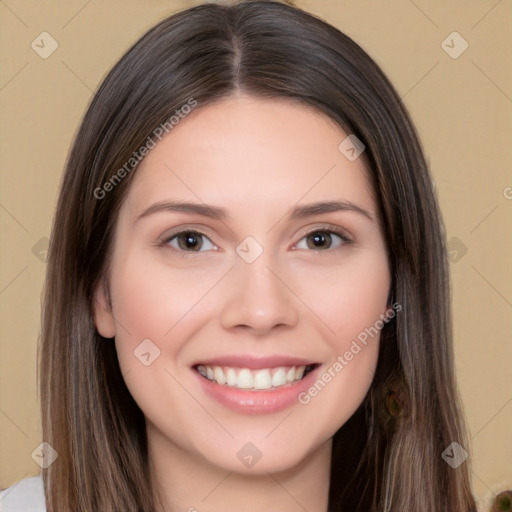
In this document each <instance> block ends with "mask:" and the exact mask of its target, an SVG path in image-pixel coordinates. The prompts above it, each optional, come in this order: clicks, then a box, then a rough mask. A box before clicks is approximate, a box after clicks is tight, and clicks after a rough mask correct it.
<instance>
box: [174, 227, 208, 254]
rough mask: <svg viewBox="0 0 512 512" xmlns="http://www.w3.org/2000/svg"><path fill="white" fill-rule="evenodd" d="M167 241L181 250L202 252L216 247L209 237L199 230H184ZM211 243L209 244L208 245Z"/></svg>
mask: <svg viewBox="0 0 512 512" xmlns="http://www.w3.org/2000/svg"><path fill="white" fill-rule="evenodd" d="M167 243H168V244H169V245H170V246H171V247H173V248H174V249H177V250H179V251H187V252H202V251H201V250H203V251H204V250H211V249H215V247H214V245H213V244H212V242H211V241H210V239H209V238H208V237H206V236H205V235H203V234H202V233H198V232H197V231H182V232H181V233H176V234H175V235H174V236H172V237H171V238H169V240H168V241H167ZM208 244H209V245H208Z"/></svg>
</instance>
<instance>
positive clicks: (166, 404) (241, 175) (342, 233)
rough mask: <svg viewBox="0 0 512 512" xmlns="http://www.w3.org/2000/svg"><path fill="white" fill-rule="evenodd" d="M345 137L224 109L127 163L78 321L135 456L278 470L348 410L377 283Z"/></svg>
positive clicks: (270, 114)
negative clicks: (114, 395) (125, 400)
mask: <svg viewBox="0 0 512 512" xmlns="http://www.w3.org/2000/svg"><path fill="white" fill-rule="evenodd" d="M346 137H347V134H346V133H344V132H343V130H342V129H341V128H340V127H339V126H338V125H336V124H335V123H334V122H332V121H331V120H330V119H328V118H327V117H325V116H324V115H323V114H321V113H318V112H317V111H315V110H312V109H310V108H309V107H304V106H300V105H297V104H294V103H291V102H284V101H278V100H269V99H255V98H250V97H245V96H237V97H231V98H228V99H225V100H222V101H221V102H218V103H216V104H214V105H210V106H206V107H202V108H198V109H196V110H195V111H193V112H192V113H191V114H189V116H188V117H187V118H185V119H184V120H181V121H180V124H178V125H177V126H176V127H175V128H174V129H173V131H172V132H170V133H169V135H167V136H166V138H164V139H163V140H162V141H161V142H160V143H159V144H158V145H157V146H156V147H155V148H154V149H152V150H151V152H150V153H149V154H148V155H147V156H146V158H145V159H144V161H143V162H142V164H141V166H140V167H139V168H138V170H137V173H136V176H134V179H133V183H132V184H131V185H130V190H129V193H128V195H127V198H126V201H125V202H124V203H123V206H122V209H121V211H120V214H119V218H118V222H117V227H116V236H115V243H114V248H113V254H112V260H111V266H110V270H109V275H108V279H107V281H108V295H109V297H110V301H108V300H107V299H106V295H107V294H106V293H105V290H103V288H101V287H99V288H98V290H97V291H96V310H95V322H96V325H97V328H98V330H99V332H100V333H101V334H102V335H103V336H105V337H114V336H115V345H116V350H117V354H118V358H119V364H120V367H121V371H122V373H123V375H124V379H125V381H126V384H127V386H128V389H129V390H130V392H131V394H132V395H133V397H134V399H135V400H136V402H137V403H138V405H139V407H140V408H141V410H142V411H143V413H144V415H145V417H146V421H147V426H148V437H149V441H150V445H151V444H152V445H153V446H158V447H159V449H160V450H163V451H165V450H167V453H169V454H171V453H178V452H179V453H182V454H183V453H185V454H187V456H189V457H192V458H195V459H197V460H200V461H203V462H204V463H211V464H213V465H215V466H217V467H220V468H223V469H226V470H229V471H237V472H244V471H245V472H248V471H251V472H252V473H253V474H254V473H255V472H262V473H263V472H267V471H279V470H284V469H286V468H291V467H293V466H295V465H297V464H300V462H301V461H303V460H305V458H306V457H308V456H309V455H311V454H313V453H314V452H315V450H318V449H319V448H320V447H321V446H325V443H326V442H329V440H330V439H331V438H332V436H333V434H334V433H335V432H336V431H337V430H338V429H339V428H340V426H341V425H343V424H344V423H345V422H346V421H347V420H348V419H349V417H350V416H351V415H352V414H353V413H354V412H355V410H356V409H357V407H358V406H359V405H360V403H361V402H362V400H363V398H364V396H365V395H366V393H367V391H368V388H369V386H370V384H371V381H372V378H373V374H374V370H375V367H376V362H377V355H378V349H379V347H378V345H379V329H380V328H381V327H382V324H383V321H382V318H383V315H384V314H385V313H386V310H387V307H388V306H387V298H388V292H389V287H390V273H389V268H388V261H387V257H386V249H385V240H384V239H383V235H382V231H381V228H380V226H379V221H378V212H377V209H376V203H375V201H374V199H373V197H372V191H371V188H370V186H369V183H368V177H367V172H366V169H365V165H364V162H363V161H362V158H356V159H355V160H354V159H353V158H351V159H349V158H347V157H346V156H345V155H346V154H347V153H346V152H345V153H344V152H342V151H341V150H340V149H339V145H340V143H341V142H342V141H344V140H345V139H346ZM342 147H344V146H343V145H342ZM363 340H364V341H363ZM248 443H251V444H248ZM255 455H256V457H259V456H260V455H261V459H260V460H259V461H258V462H257V464H255V465H254V468H252V467H250V466H251V463H250V462H249V460H252V459H250V457H254V456H255Z"/></svg>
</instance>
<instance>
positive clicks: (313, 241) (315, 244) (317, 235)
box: [306, 231, 332, 250]
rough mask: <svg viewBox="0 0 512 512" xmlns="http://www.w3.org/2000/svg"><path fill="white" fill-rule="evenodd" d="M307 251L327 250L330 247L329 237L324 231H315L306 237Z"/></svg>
mask: <svg viewBox="0 0 512 512" xmlns="http://www.w3.org/2000/svg"><path fill="white" fill-rule="evenodd" d="M306 239H307V241H308V242H307V244H308V247H309V249H314V250H318V249H329V247H330V246H331V242H332V240H331V235H330V233H327V232H326V231H315V232H314V233H312V234H310V235H308V236H307V237H306Z"/></svg>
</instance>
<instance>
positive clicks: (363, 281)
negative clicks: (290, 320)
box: [298, 251, 390, 354]
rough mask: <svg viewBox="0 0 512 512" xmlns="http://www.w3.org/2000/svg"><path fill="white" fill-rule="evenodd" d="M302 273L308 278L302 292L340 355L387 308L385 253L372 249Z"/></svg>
mask: <svg viewBox="0 0 512 512" xmlns="http://www.w3.org/2000/svg"><path fill="white" fill-rule="evenodd" d="M302 275H304V276H307V279H304V280H303V281H302V285H301V287H300V288H299V292H298V295H299V297H300V298H301V299H302V300H303V301H304V303H305V304H306V305H307V306H308V307H309V308H310V309H311V310H312V311H313V313H314V314H315V315H316V316H317V318H318V319H319V320H321V322H320V323H319V325H322V324H323V328H322V331H323V332H324V333H325V337H326V338H327V339H328V340H329V341H330V345H331V346H332V347H334V348H335V349H336V351H337V353H338V354H340V353H343V352H344V351H345V350H346V349H347V345H350V342H351V340H353V339H354V338H356V337H357V336H358V335H359V334H360V333H362V332H365V330H366V329H368V328H371V327H373V326H374V325H375V323H376V322H377V321H378V320H380V318H381V315H382V314H384V312H385V311H386V309H387V299H388V294H389V287H390V275H389V269H388V262H387V259H386V257H385V255H384V254H383V253H376V252H370V251H368V252H367V253H361V254H360V255H358V257H357V258H353V259H350V258H347V259H346V260H344V261H342V262H341V263H340V264H338V265H331V266H330V267H325V268H316V269H303V270H302ZM379 325H380V322H379Z"/></svg>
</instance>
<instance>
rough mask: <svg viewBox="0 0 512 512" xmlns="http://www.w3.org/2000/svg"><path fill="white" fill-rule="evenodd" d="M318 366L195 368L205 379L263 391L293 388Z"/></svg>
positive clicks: (237, 387)
mask: <svg viewBox="0 0 512 512" xmlns="http://www.w3.org/2000/svg"><path fill="white" fill-rule="evenodd" d="M318 366H319V365H318V364H309V365H304V366H278V367H275V368H260V369H257V370H252V369H249V368H235V367H230V366H208V365H205V364H197V365H195V366H194V367H193V368H194V370H195V371H197V372H198V373H199V374H200V375H201V376H202V377H204V378H205V379H207V380H209V381H211V382H214V383H216V384H219V385H221V386H228V387H232V388H236V389H241V390H244V391H261V390H269V391H272V390H274V389H279V388H283V387H289V386H292V385H293V384H294V383H296V382H298V381H301V380H302V379H304V377H306V375H307V374H308V373H310V372H312V371H313V370H314V369H315V368H317V367H318Z"/></svg>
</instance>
